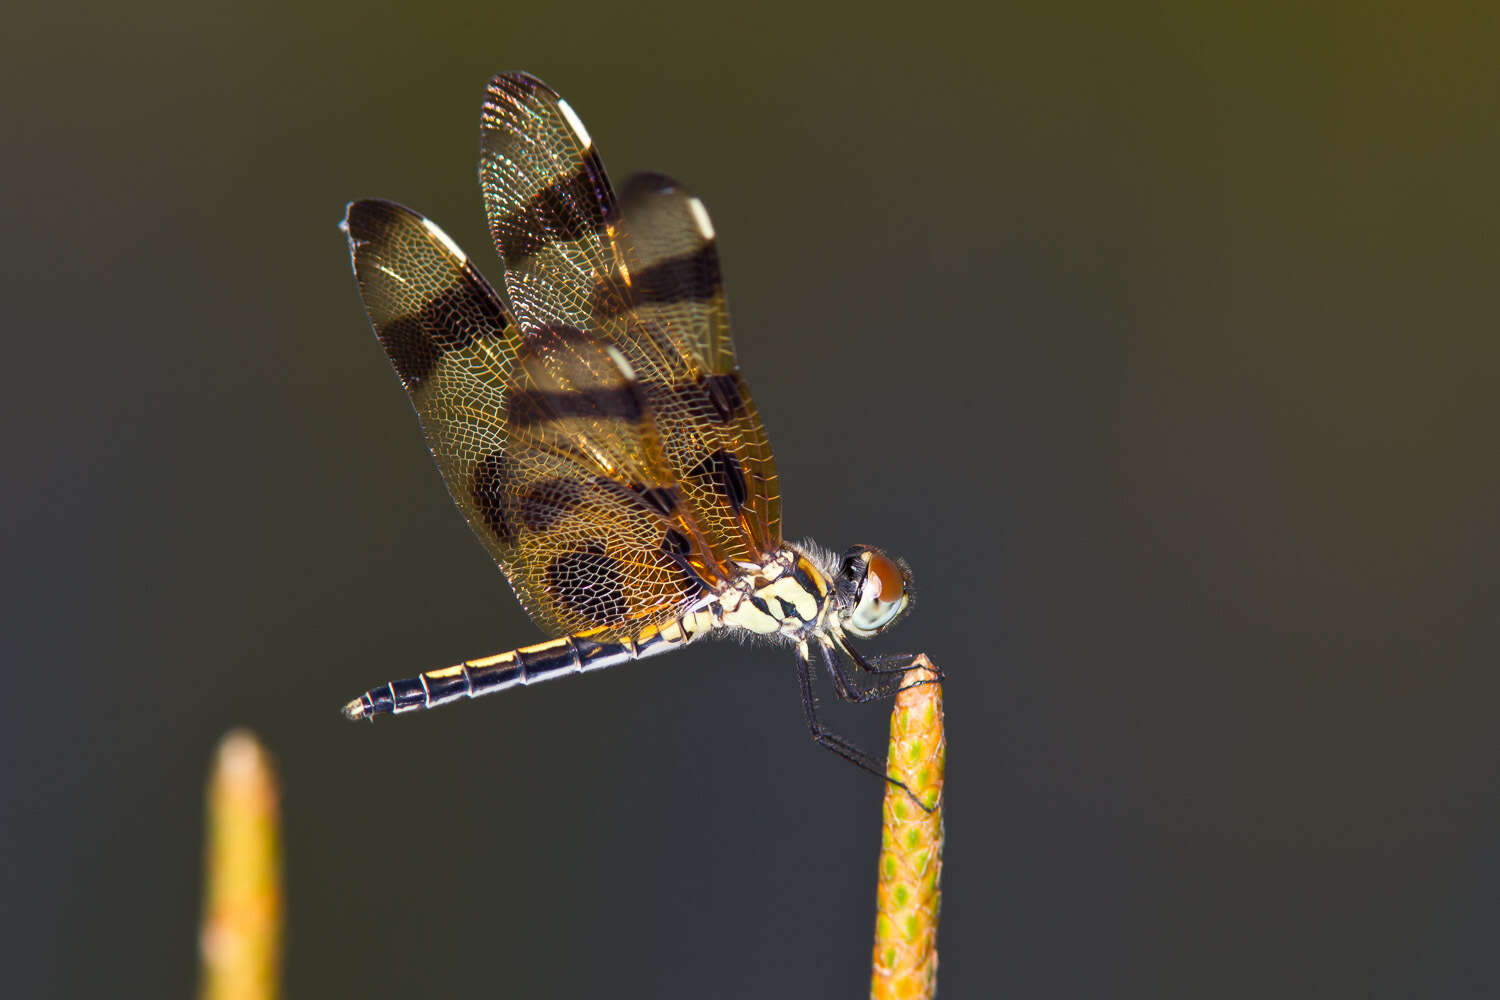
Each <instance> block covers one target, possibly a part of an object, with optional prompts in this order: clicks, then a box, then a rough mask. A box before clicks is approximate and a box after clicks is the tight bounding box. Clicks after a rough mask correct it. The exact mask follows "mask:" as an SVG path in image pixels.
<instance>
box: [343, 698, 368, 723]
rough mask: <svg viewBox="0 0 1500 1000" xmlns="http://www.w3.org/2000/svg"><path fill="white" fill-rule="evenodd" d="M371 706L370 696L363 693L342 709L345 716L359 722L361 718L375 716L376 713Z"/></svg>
mask: <svg viewBox="0 0 1500 1000" xmlns="http://www.w3.org/2000/svg"><path fill="white" fill-rule="evenodd" d="M370 708H371V705H370V696H369V695H365V694H362V695H360V696H359V697H358V698H355V699H354V700H353V701H351V702H350V703H349V704H347V705H345V706H344V707H343V708H342V709H340V711H342V712H343V713H344V718H346V719H349V720H350V721H353V722H358V721H359V720H360V719H373V718H374V713H373V712H371V711H370Z"/></svg>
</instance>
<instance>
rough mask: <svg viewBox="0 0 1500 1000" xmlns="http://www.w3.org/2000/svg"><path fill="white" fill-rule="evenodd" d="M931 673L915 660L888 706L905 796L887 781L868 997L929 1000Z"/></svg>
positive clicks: (933, 933)
mask: <svg viewBox="0 0 1500 1000" xmlns="http://www.w3.org/2000/svg"><path fill="white" fill-rule="evenodd" d="M937 676H938V674H937V672H936V669H935V668H934V667H933V666H932V662H931V661H930V660H928V659H927V657H926V656H925V655H924V656H919V657H917V658H916V660H915V661H914V662H913V665H912V667H911V669H910V670H908V671H907V672H906V677H905V680H904V682H905V685H906V686H905V687H904V688H903V689H902V690H901V691H900V693H898V694H897V695H896V707H895V708H894V709H893V710H892V711H891V745H890V755H889V757H888V758H887V762H886V767H887V768H888V769H889V771H890V774H891V775H892V777H895V778H898V779H900V780H901V781H904V782H905V783H906V785H907V787H908V788H910V789H911V794H910V795H908V794H907V792H906V791H905V790H903V789H901V788H899V787H897V786H896V785H893V784H887V785H886V790H885V805H884V809H883V815H884V824H883V827H882V829H881V834H880V862H879V865H878V868H877V873H878V876H877V877H878V881H877V883H876V892H875V950H874V962H873V970H872V974H871V979H870V997H871V1000H931V997H933V996H934V995H936V993H937V965H938V957H937V926H938V906H939V904H940V902H941V899H942V893H941V889H940V884H939V883H940V877H941V875H942V870H943V768H944V763H945V757H946V742H945V740H944V736H943V690H942V686H941V685H940V684H939V683H938V681H937ZM923 682H925V683H923ZM913 796H914V797H915V798H916V800H917V802H921V803H922V807H919V806H918V805H917V804H916V802H913V801H912V798H913ZM923 807H925V808H923Z"/></svg>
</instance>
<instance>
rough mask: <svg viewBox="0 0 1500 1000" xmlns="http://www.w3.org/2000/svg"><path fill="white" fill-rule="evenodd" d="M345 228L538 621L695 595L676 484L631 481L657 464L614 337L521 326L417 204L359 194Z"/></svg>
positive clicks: (460, 496)
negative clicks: (676, 512) (646, 451)
mask: <svg viewBox="0 0 1500 1000" xmlns="http://www.w3.org/2000/svg"><path fill="white" fill-rule="evenodd" d="M344 228H345V231H346V233H347V234H348V237H349V249H350V254H351V256H352V258H353V264H354V274H355V278H356V280H357V282H358V284H359V290H360V295H361V297H362V298H363V299H364V304H365V310H366V312H367V313H368V314H369V317H370V323H371V325H372V326H373V327H374V329H375V333H376V336H377V337H378V338H379V340H380V343H381V346H382V347H383V348H384V349H385V352H386V355H387V356H388V357H389V358H390V361H391V364H392V365H393V366H394V367H395V369H396V373H397V375H399V376H400V378H401V382H402V384H403V385H404V386H405V387H406V389H407V391H408V393H410V395H411V399H412V403H413V405H414V406H415V408H416V410H417V414H418V416H419V418H420V419H421V423H422V429H423V431H424V433H425V434H426V437H427V442H428V445H429V446H430V447H431V449H432V453H433V457H434V458H435V459H436V460H437V464H438V468H439V470H440V471H441V472H442V474H443V479H444V481H445V482H446V483H447V486H448V491H449V493H450V494H451V495H452V496H453V499H454V502H455V503H457V504H458V506H459V508H460V509H461V510H462V511H463V512H464V515H465V517H467V518H468V521H469V524H470V526H471V527H472V528H473V529H474V532H475V534H477V535H478V536H479V538H480V540H481V541H482V542H484V544H485V546H486V548H488V549H489V551H490V553H491V554H492V555H493V556H494V557H495V559H496V561H497V562H499V564H500V566H501V568H502V569H503V570H504V571H505V573H506V576H507V577H508V578H509V580H510V582H511V585H512V587H513V588H514V589H515V591H516V595H517V597H518V598H520V600H521V603H522V605H523V606H525V607H526V609H527V611H528V612H529V613H530V614H531V616H532V617H533V618H534V619H535V620H536V621H537V623H538V624H540V625H541V626H542V627H544V628H546V629H548V630H550V631H552V632H554V633H564V632H568V633H574V632H583V631H596V632H598V631H603V632H604V633H605V634H606V635H609V636H624V635H630V634H634V633H636V632H638V631H639V630H640V629H641V628H642V627H644V626H645V625H649V624H661V623H664V622H666V621H668V620H669V619H671V618H673V617H674V616H675V615H677V614H679V613H680V612H681V611H682V610H683V609H684V608H685V607H686V606H687V605H689V604H691V603H692V602H693V601H694V600H696V599H697V598H698V596H699V595H700V594H701V593H702V592H703V588H704V582H703V580H702V577H701V575H700V572H699V571H698V570H696V569H694V567H693V566H692V564H691V563H690V562H689V560H688V558H687V556H686V553H687V552H689V551H690V550H691V549H692V545H691V544H690V543H689V542H688V541H687V539H686V537H685V536H684V534H683V532H682V530H681V528H680V526H679V522H678V521H674V520H672V519H671V517H670V514H671V511H672V509H673V508H674V507H675V506H676V503H675V500H674V499H673V496H674V494H673V493H672V492H671V491H670V489H666V490H654V489H653V487H652V486H651V485H646V484H644V483H642V484H639V486H638V485H637V483H636V481H635V480H632V479H629V478H628V476H629V475H630V474H631V472H632V470H634V469H638V468H645V467H657V466H659V465H660V464H661V463H660V459H659V458H649V457H645V456H643V455H642V454H641V452H640V450H639V448H635V450H634V451H633V450H632V447H633V445H632V442H639V441H640V440H642V439H641V438H640V436H639V435H637V434H635V433H634V431H633V427H634V426H635V425H636V424H638V423H639V422H640V418H641V416H642V415H644V413H645V406H646V404H645V403H644V401H643V398H642V396H641V391H640V387H639V386H638V385H636V384H635V381H634V380H633V379H632V378H629V377H627V374H626V372H625V371H624V370H623V369H622V368H621V367H620V364H619V361H618V359H617V357H616V356H615V355H612V354H611V353H610V351H609V349H608V348H607V346H606V345H604V344H603V343H602V342H601V341H599V340H598V339H597V338H593V337H591V336H589V335H586V334H582V333H581V332H579V331H576V330H571V331H570V330H569V329H568V328H562V327H556V328H547V329H546V330H545V331H544V332H538V333H533V334H530V335H528V336H524V337H523V335H522V334H521V331H520V330H519V328H518V327H517V325H516V323H515V322H514V321H513V320H512V319H511V318H510V316H509V315H508V314H507V312H506V310H505V308H504V307H503V306H502V305H501V303H500V301H499V299H498V298H497V297H496V295H495V293H494V291H493V290H492V289H491V288H490V286H489V284H488V283H487V282H486V281H485V280H484V278H483V277H482V276H481V275H480V274H479V272H478V271H477V270H475V268H474V266H473V265H472V264H471V263H469V261H468V260H467V259H466V258H465V257H464V255H463V253H462V252H461V251H460V250H459V249H458V248H457V246H455V245H454V243H453V242H452V240H450V239H449V238H448V237H447V235H445V234H444V233H443V232H442V231H441V230H440V229H438V228H437V227H436V226H435V225H433V224H432V223H431V222H429V221H428V220H426V219H424V218H422V217H421V216H420V215H417V214H416V213H415V212H412V211H410V210H409V209H406V208H403V207H401V206H400V205H396V204H393V203H391V202H385V201H359V202H355V203H354V204H352V205H350V206H349V212H348V215H347V217H346V218H345V220H344ZM559 358H563V359H566V360H565V361H559V360H558V359H559ZM606 464H607V465H608V466H609V468H610V469H612V470H613V474H612V475H611V474H606V473H605V465H606ZM704 569H705V570H706V567H705V568H704Z"/></svg>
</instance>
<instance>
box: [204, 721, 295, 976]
mask: <svg viewBox="0 0 1500 1000" xmlns="http://www.w3.org/2000/svg"><path fill="white" fill-rule="evenodd" d="M205 866H206V869H207V871H206V875H205V878H206V883H207V884H206V889H205V892H204V903H203V927H202V931H201V933H200V937H199V941H198V947H199V952H200V955H201V958H202V963H203V964H202V972H201V975H202V982H201V985H200V987H199V992H198V995H199V998H200V1000H275V998H276V996H277V995H278V993H279V992H280V976H281V921H282V897H281V808H280V793H279V791H278V789H277V783H276V775H275V772H274V771H273V769H272V766H271V758H270V755H269V754H267V753H266V751H265V748H264V747H262V746H261V745H260V742H259V741H258V740H257V739H256V738H255V736H254V735H253V734H252V733H250V732H249V731H248V730H244V729H236V730H233V731H231V732H229V733H227V734H226V735H225V736H224V738H223V739H222V740H220V741H219V749H218V752H217V753H216V754H215V755H214V766H213V773H212V774H211V775H210V776H209V780H208V843H207V847H206V856H205Z"/></svg>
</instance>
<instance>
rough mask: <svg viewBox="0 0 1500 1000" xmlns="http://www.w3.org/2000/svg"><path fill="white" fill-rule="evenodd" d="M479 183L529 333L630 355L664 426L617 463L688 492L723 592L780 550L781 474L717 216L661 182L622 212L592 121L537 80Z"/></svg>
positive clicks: (496, 127) (483, 145) (701, 542)
mask: <svg viewBox="0 0 1500 1000" xmlns="http://www.w3.org/2000/svg"><path fill="white" fill-rule="evenodd" d="M479 174H480V184H481V187H482V189H483V191H484V200H485V210H486V214H487V215H488V218H489V224H490V232H491V235H492V236H493V237H494V240H495V246H496V249H497V250H498V251H499V252H500V255H501V256H502V257H503V258H504V259H505V263H506V276H505V288H506V292H507V295H508V297H509V299H510V302H511V305H512V307H513V308H514V310H515V314H516V317H517V320H518V321H519V323H520V326H521V328H522V329H523V331H526V333H527V335H529V334H530V333H531V332H532V331H545V330H551V329H572V330H576V331H587V332H588V333H589V334H590V335H591V337H592V338H594V339H597V340H598V341H600V342H603V343H605V344H607V345H609V346H612V347H614V348H616V349H617V350H618V351H619V352H620V355H621V356H622V357H623V359H624V361H625V363H626V366H627V368H628V370H629V371H630V372H631V373H632V374H633V375H634V376H635V377H636V379H637V380H638V382H639V386H640V389H641V392H642V395H643V396H644V399H645V402H646V406H647V410H648V417H649V419H647V420H645V421H642V422H641V424H640V426H639V428H638V429H637V437H638V440H637V441H634V442H631V443H628V444H627V443H626V442H624V441H622V440H619V439H617V440H616V446H617V448H616V450H619V451H622V452H625V453H628V454H621V455H617V456H614V457H615V458H618V459H620V462H619V464H621V465H624V466H627V467H629V469H630V471H631V473H632V475H633V476H634V481H635V482H638V483H657V484H678V485H680V486H681V490H680V494H681V496H680V498H679V499H680V500H681V501H682V502H683V505H684V508H685V509H684V511H683V518H684V521H685V523H684V524H683V525H682V530H683V532H684V534H686V535H687V536H688V538H689V540H690V542H692V544H693V547H694V549H695V558H696V559H697V561H698V562H699V563H700V564H701V565H702V566H703V567H704V569H705V572H707V573H708V574H710V575H711V576H717V577H719V578H723V577H724V576H726V575H728V574H731V573H732V572H733V571H734V564H735V563H736V562H752V561H760V559H762V558H763V557H764V556H765V554H766V553H768V552H771V551H774V550H775V549H776V548H778V547H779V546H780V544H781V525H780V498H779V494H778V491H777V486H776V472H775V467H774V463H773V460H772V458H771V450H770V447H769V445H768V444H767V442H766V437H765V431H764V429H763V427H762V425H761V423H760V419H759V416H758V415H757V414H756V412H755V408H754V404H753V403H752V402H751V400H750V394H749V391H748V390H747V389H746V387H745V385H744V382H743V380H742V379H741V378H740V376H739V373H738V371H737V369H736V368H735V357H734V346H733V342H732V341H731V339H730V335H729V324H728V310H727V308H726V305H725V300H724V294H723V287H722V282H721V280H720V276H719V263H718V251H717V247H716V245H715V239H714V233H713V227H712V224H711V223H710V221H709V218H708V213H707V211H706V210H705V209H704V207H703V203H702V202H701V201H699V200H698V199H697V198H695V197H693V196H692V195H691V194H690V193H688V192H686V191H685V190H683V189H682V188H681V187H680V186H679V185H676V184H675V183H674V182H672V181H671V180H669V179H668V178H665V177H661V176H659V175H642V176H640V177H638V178H635V179H634V180H632V182H631V183H630V184H629V185H628V186H627V189H626V197H625V199H624V201H623V203H617V202H616V200H615V197H614V193H613V189H612V187H611V185H610V183H609V179H608V176H607V175H606V173H605V171H604V167H603V163H602V161H601V159H600V156H599V151H598V149H597V147H596V146H595V144H594V142H593V139H592V137H591V136H590V135H589V133H588V131H587V129H586V128H585V127H584V126H583V124H582V122H581V121H580V120H579V118H578V115H577V113H576V112H574V110H573V109H572V107H570V106H569V105H568V103H567V102H566V101H564V100H563V99H562V98H561V97H559V96H558V95H557V94H556V93H555V92H554V91H552V90H551V89H550V88H549V87H547V86H546V84H544V83H542V82H541V81H540V80H537V79H536V78H535V77H532V76H529V75H526V74H523V73H509V74H501V75H499V76H496V77H495V78H494V79H492V80H491V81H490V84H489V86H488V88H487V90H486V95H485V103H484V108H483V112H482V115H481V123H480V167H479ZM584 342H586V341H584V340H579V339H577V338H575V339H573V340H570V341H569V342H568V343H569V344H571V343H584ZM549 357H551V358H552V359H553V363H555V364H556V365H557V366H559V368H561V369H566V368H576V367H580V366H582V367H587V366H588V365H589V364H590V363H591V362H590V361H589V359H587V358H583V357H578V356H573V355H571V354H570V351H569V350H568V345H567V344H565V345H563V346H562V347H561V349H559V350H558V351H556V352H554V353H552V354H550V355H549ZM578 430H579V433H582V429H578ZM594 443H595V444H598V445H601V449H600V450H601V451H605V452H608V451H609V450H610V447H609V446H608V445H607V443H604V442H599V441H597V440H596V441H595V442H594ZM640 461H645V462H647V463H652V462H654V463H655V464H654V465H653V464H647V465H641V464H640ZM609 464H610V463H609V462H608V461H606V462H602V463H601V468H602V469H603V471H605V473H606V474H611V475H612V474H614V473H613V472H612V471H611V470H610V469H609V468H608V466H609Z"/></svg>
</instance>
